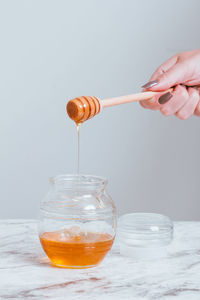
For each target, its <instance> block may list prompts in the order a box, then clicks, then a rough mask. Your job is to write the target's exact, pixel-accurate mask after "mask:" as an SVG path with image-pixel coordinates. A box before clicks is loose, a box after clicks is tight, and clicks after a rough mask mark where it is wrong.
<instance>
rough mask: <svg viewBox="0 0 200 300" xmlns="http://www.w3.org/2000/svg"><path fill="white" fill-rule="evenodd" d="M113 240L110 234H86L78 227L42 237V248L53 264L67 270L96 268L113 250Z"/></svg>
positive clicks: (49, 233) (45, 234)
mask: <svg viewBox="0 0 200 300" xmlns="http://www.w3.org/2000/svg"><path fill="white" fill-rule="evenodd" d="M113 240H114V238H113V237H112V236H111V235H110V234H108V233H96V232H86V233H85V232H81V231H80V230H79V228H77V226H73V227H71V228H69V229H63V230H59V231H53V232H44V233H43V234H41V235H40V242H41V244H42V247H43V249H44V251H45V252H46V254H47V256H48V257H49V258H50V260H51V262H52V263H53V264H54V265H56V266H60V267H65V268H86V267H87V268H88V267H94V266H96V265H97V264H99V263H100V262H101V261H102V260H103V258H104V257H105V255H106V254H107V252H108V251H109V250H110V249H111V247H112V244H113Z"/></svg>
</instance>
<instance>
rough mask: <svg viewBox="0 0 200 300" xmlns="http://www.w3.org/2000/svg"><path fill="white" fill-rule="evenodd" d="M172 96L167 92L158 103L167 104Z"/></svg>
mask: <svg viewBox="0 0 200 300" xmlns="http://www.w3.org/2000/svg"><path fill="white" fill-rule="evenodd" d="M172 96H173V95H172V94H171V93H170V92H167V93H166V94H164V95H162V96H160V98H159V99H158V103H160V104H165V103H166V102H167V101H169V100H170V99H171V98H172Z"/></svg>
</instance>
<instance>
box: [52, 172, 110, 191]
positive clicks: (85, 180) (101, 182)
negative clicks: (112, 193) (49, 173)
mask: <svg viewBox="0 0 200 300" xmlns="http://www.w3.org/2000/svg"><path fill="white" fill-rule="evenodd" d="M49 181H50V183H51V184H53V185H54V184H55V185H57V184H59V183H61V184H62V183H64V184H65V186H66V187H69V188H70V187H74V186H79V187H80V186H81V187H93V188H98V187H104V186H105V185H106V184H107V182H108V180H107V179H106V178H104V177H101V176H96V175H86V174H61V175H56V176H55V177H50V178H49Z"/></svg>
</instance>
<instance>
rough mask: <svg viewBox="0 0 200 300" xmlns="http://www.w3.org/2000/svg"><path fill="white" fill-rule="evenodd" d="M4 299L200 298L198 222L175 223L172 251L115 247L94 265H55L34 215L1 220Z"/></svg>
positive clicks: (1, 289)
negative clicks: (146, 258)
mask: <svg viewBox="0 0 200 300" xmlns="http://www.w3.org/2000/svg"><path fill="white" fill-rule="evenodd" d="M0 299H1V300H4V299H29V300H32V299H33V300H42V299H54V300H56V299H69V300H73V299H81V300H84V299H87V300H90V299H91V300H100V299H101V300H107V299H114V300H118V299H120V300H121V299H125V300H129V299H130V300H132V299H137V300H141V299H142V300H143V299H146V300H151V299H152V300H156V299H162V300H173V299H181V300H200V222H178V223H175V234H174V241H173V243H172V245H171V246H170V249H169V253H168V256H167V257H166V258H163V259H160V260H158V261H152V262H141V261H134V260H133V259H130V258H126V257H122V256H120V255H119V251H118V245H117V243H115V245H114V247H113V249H112V251H111V253H110V254H109V255H108V256H107V257H106V258H105V260H104V261H103V262H102V263H101V264H100V265H99V266H98V267H96V268H93V269H84V270H69V269H60V268H55V267H52V266H51V265H50V263H49V261H48V259H47V257H46V256H45V254H44V252H43V250H42V249H41V247H40V243H39V239H38V236H37V223H36V221H34V220H3V221H0Z"/></svg>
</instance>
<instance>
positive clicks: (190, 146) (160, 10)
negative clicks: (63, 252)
mask: <svg viewBox="0 0 200 300" xmlns="http://www.w3.org/2000/svg"><path fill="white" fill-rule="evenodd" d="M199 11H200V1H195V0H188V1H186V0H185V1H183V0H176V1H174V0H168V1H159V0H157V1H156V0H154V1H153V0H151V1H148V0H146V1H145V0H138V1H134V0H121V1H119V0H109V1H108V0H101V1H96V0H84V1H82V0H80V1H76V0H73V1H66V0H65V1H60V0H55V1H50V0H47V1H44V0H34V1H30V0H26V1H21V0H18V1H6V0H5V1H0V39H1V44H0V99H1V109H0V122H1V126H0V137H1V146H0V177H1V178H0V179H1V181H0V182H1V185H0V199H1V209H0V217H1V218H35V217H36V216H37V212H38V206H39V201H40V199H41V198H42V197H43V196H44V194H45V193H46V192H47V190H48V187H49V185H48V178H49V177H50V176H52V175H56V174H62V173H74V172H75V171H76V165H77V134H76V128H75V125H74V124H73V122H72V121H71V120H70V119H68V118H66V113H65V106H66V103H67V100H68V99H70V98H72V97H75V96H79V95H96V96H99V97H102V98H103V97H109V96H118V95H125V94H130V93H134V92H137V91H140V86H141V85H142V84H144V83H145V82H146V81H148V79H149V77H150V75H151V73H152V72H153V71H154V70H155V68H156V67H157V66H158V65H160V64H161V63H162V62H163V61H164V60H166V59H167V58H168V57H170V56H171V55H173V54H175V53H177V52H180V51H183V50H189V49H194V48H200V38H199V28H200V18H199ZM199 130H200V119H199V118H197V117H192V118H191V119H190V120H188V121H181V120H179V119H177V118H175V117H168V118H166V117H164V116H162V115H161V114H160V113H159V112H152V111H149V110H145V109H143V108H142V107H140V105H139V104H138V103H132V104H126V105H121V106H119V107H114V108H107V109H105V110H104V111H103V113H102V114H101V115H99V116H97V117H95V118H94V119H93V120H90V121H88V122H87V123H85V124H84V126H83V127H82V132H81V172H82V173H89V174H95V175H102V176H105V177H107V178H108V179H109V185H108V190H109V192H110V194H111V195H112V197H113V199H114V201H115V203H116V205H117V207H118V212H119V214H122V213H125V212H130V211H133V212H136V211H149V212H159V213H163V214H166V215H169V216H170V217H171V218H172V219H174V220H200V212H199V208H200V204H199V203H200V197H199V178H200V139H199Z"/></svg>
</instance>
